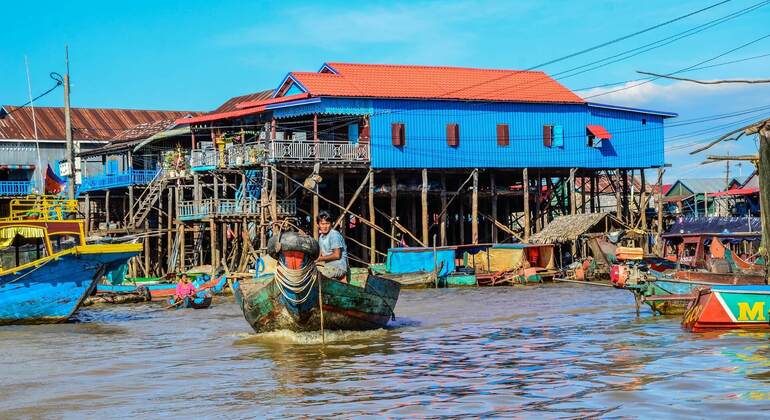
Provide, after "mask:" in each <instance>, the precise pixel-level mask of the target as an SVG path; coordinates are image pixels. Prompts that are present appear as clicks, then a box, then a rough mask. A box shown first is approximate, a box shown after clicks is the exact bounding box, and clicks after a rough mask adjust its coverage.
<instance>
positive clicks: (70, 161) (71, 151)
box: [64, 45, 77, 200]
mask: <svg viewBox="0 0 770 420" xmlns="http://www.w3.org/2000/svg"><path fill="white" fill-rule="evenodd" d="M64 62H65V65H66V69H67V70H66V73H64V135H65V139H66V140H67V165H69V167H70V176H69V182H67V198H69V199H70V200H73V199H74V198H75V177H76V175H77V172H76V171H75V147H74V144H73V143H72V120H71V118H70V58H69V48H68V47H67V46H66V45H65V46H64Z"/></svg>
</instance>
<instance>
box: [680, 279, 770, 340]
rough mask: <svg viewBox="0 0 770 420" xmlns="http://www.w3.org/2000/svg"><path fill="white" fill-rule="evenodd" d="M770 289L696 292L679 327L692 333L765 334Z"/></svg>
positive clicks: (716, 288)
mask: <svg viewBox="0 0 770 420" xmlns="http://www.w3.org/2000/svg"><path fill="white" fill-rule="evenodd" d="M768 309H770V286H767V285H764V286H713V287H709V288H704V289H701V290H698V291H697V293H696V297H695V301H694V302H693V304H692V305H691V306H690V308H688V309H687V311H686V312H685V314H684V317H683V319H682V326H683V327H684V328H686V329H688V330H690V331H692V332H704V331H713V330H729V329H745V330H756V329H762V330H766V329H768V328H770V324H768Z"/></svg>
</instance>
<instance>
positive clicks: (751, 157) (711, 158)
mask: <svg viewBox="0 0 770 420" xmlns="http://www.w3.org/2000/svg"><path fill="white" fill-rule="evenodd" d="M706 159H708V160H706V161H705V162H703V163H714V162H716V161H720V160H748V161H751V162H753V161H756V160H759V155H740V156H730V155H727V156H714V155H710V156H708V157H707V158H706Z"/></svg>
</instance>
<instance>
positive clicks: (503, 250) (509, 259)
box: [466, 244, 555, 272]
mask: <svg viewBox="0 0 770 420" xmlns="http://www.w3.org/2000/svg"><path fill="white" fill-rule="evenodd" d="M466 260H467V262H466V264H467V265H468V267H472V268H474V269H476V270H479V271H487V272H500V271H516V270H518V269H520V268H528V267H538V268H547V269H551V268H554V266H555V265H554V258H553V246H551V245H541V246H537V245H524V244H511V245H495V246H493V247H491V248H489V249H487V250H486V251H481V252H479V253H477V254H476V255H475V256H474V255H466Z"/></svg>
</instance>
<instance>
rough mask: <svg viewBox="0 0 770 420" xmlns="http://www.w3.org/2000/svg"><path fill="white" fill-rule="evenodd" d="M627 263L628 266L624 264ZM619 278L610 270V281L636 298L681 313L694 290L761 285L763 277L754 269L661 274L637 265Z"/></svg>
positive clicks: (657, 308) (659, 310) (668, 312)
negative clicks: (749, 270)
mask: <svg viewBox="0 0 770 420" xmlns="http://www.w3.org/2000/svg"><path fill="white" fill-rule="evenodd" d="M626 267H628V266H626ZM627 269H629V270H630V273H629V274H627V277H626V279H625V280H621V281H619V279H618V278H617V274H613V275H612V276H611V279H612V281H613V283H614V284H615V285H616V286H618V287H622V288H625V289H627V290H629V291H631V292H632V293H634V295H635V297H636V298H637V299H638V301H639V302H643V303H645V304H646V305H648V306H649V307H650V309H652V311H653V313H656V314H661V315H681V314H683V313H684V312H685V311H686V310H687V307H688V305H690V303H691V302H692V301H693V300H695V298H696V292H697V290H700V289H703V288H707V287H717V286H728V285H743V286H748V285H764V284H765V277H764V276H761V275H758V274H755V273H742V274H741V273H727V274H721V273H710V272H704V271H677V272H674V273H671V274H664V273H660V272H656V271H654V270H651V269H650V270H648V271H641V270H639V269H638V268H637V267H636V266H631V267H630V268H627Z"/></svg>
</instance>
